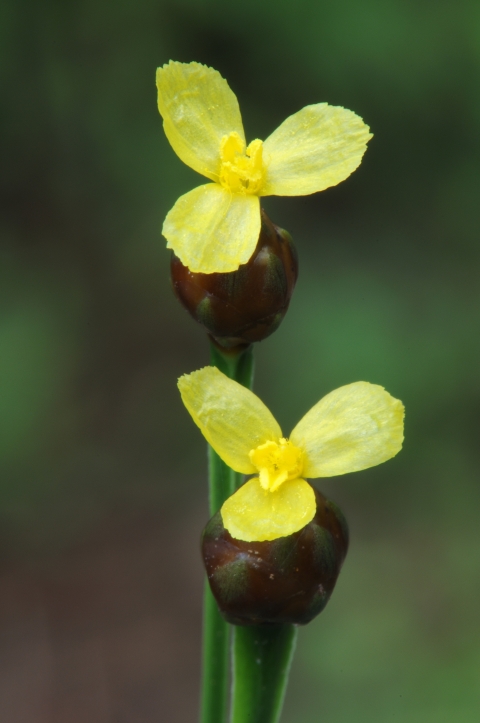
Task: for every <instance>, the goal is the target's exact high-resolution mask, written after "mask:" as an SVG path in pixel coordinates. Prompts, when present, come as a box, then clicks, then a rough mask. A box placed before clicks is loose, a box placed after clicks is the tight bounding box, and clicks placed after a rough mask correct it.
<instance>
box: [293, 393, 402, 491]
mask: <svg viewBox="0 0 480 723" xmlns="http://www.w3.org/2000/svg"><path fill="white" fill-rule="evenodd" d="M403 416H404V408H403V404H402V403H401V402H400V401H399V400H398V399H394V398H393V397H391V396H390V394H388V392H386V391H385V390H384V388H383V387H379V386H377V385H376V384H369V383H368V382H355V384H348V385H347V386H345V387H340V388H339V389H336V390H335V391H334V392H331V393H330V394H327V396H326V397H324V398H323V399H321V400H320V401H319V402H318V403H317V404H316V405H315V406H314V407H312V409H311V410H310V411H309V412H307V414H306V415H305V416H304V417H303V419H301V420H300V422H299V423H298V424H297V426H296V427H295V429H294V430H293V432H292V434H291V435H290V441H291V442H292V444H294V445H295V446H296V447H300V448H303V450H304V453H305V458H304V468H303V474H304V475H305V477H333V476H335V475H338V474H345V473H346V472H356V471H358V470H360V469H367V467H374V466H375V465H376V464H380V463H381V462H385V461H386V460H387V459H390V458H391V457H394V456H395V455H396V454H397V452H399V451H400V449H401V448H402V442H403Z"/></svg>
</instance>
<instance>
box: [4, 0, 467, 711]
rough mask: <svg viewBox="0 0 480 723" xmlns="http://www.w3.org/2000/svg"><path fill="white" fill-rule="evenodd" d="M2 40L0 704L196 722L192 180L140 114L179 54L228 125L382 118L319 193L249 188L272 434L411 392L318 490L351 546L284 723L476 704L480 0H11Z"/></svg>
mask: <svg viewBox="0 0 480 723" xmlns="http://www.w3.org/2000/svg"><path fill="white" fill-rule="evenodd" d="M0 58H1V62H0V72H1V81H2V105H3V110H2V114H1V121H0V122H1V141H2V166H1V169H2V180H1V191H2V193H1V206H2V214H1V227H0V231H1V237H2V240H1V248H0V256H1V265H0V275H1V280H2V283H1V287H0V294H1V300H2V304H1V311H0V398H1V410H0V472H1V474H0V523H1V526H0V543H1V546H0V554H1V564H2V575H1V578H0V613H1V626H2V631H4V632H5V633H6V635H5V638H4V639H5V641H6V644H5V645H4V646H3V649H2V657H1V658H0V661H1V673H2V675H1V676H0V677H1V678H2V684H1V686H2V691H0V692H2V695H1V696H0V699H1V700H2V701H4V703H3V705H4V706H5V701H6V708H5V710H4V711H3V712H2V715H1V720H2V722H4V723H20V722H21V723H24V722H25V723H51V722H53V721H55V722H56V721H58V723H72V722H74V721H75V723H76V722H77V721H78V722H79V723H80V722H81V723H83V722H84V721H88V722H89V723H96V722H97V721H99V722H101V723H103V722H107V721H108V722H110V721H121V722H125V723H133V722H135V723H137V722H141V723H143V722H145V723H150V721H157V720H165V721H168V722H169V723H177V721H178V722H179V723H180V722H182V723H183V722H184V721H187V720H194V719H195V708H196V700H197V687H198V676H199V665H198V660H199V635H200V633H199V626H200V605H201V571H200V565H201V562H200V556H199V551H198V546H197V545H198V543H197V540H198V537H199V534H200V530H201V528H202V527H203V525H204V523H205V521H206V518H207V506H206V482H205V476H206V472H205V451H204V442H203V439H202V438H201V435H200V434H199V433H198V431H197V430H196V429H195V427H194V425H193V424H192V422H191V420H190V419H189V418H188V415H187V413H186V412H185V410H184V409H183V408H182V406H181V403H180V400H179V396H178V393H177V390H176V386H175V382H176V378H177V377H178V376H179V375H180V374H181V373H184V372H188V371H191V370H193V369H196V368H198V367H200V366H202V365H204V364H205V363H207V360H208V351H207V344H206V341H205V338H204V335H203V333H202V331H201V330H200V328H198V327H197V325H196V324H195V323H194V322H193V321H192V320H191V319H190V317H189V316H188V315H187V314H186V312H185V311H184V310H183V309H182V308H181V307H180V305H179V304H178V303H177V301H176V300H175V299H174V297H173V294H172V292H171V288H170V282H169V271H168V269H169V262H170V258H169V253H168V252H167V251H166V250H165V243H164V240H163V239H162V237H161V234H160V229H161V224H162V221H163V218H164V216H165V214H166V212H167V211H168V210H169V208H170V207H171V206H172V205H173V203H174V201H175V200H176V198H177V197H178V196H179V195H181V194H182V193H185V192H187V191H188V190H190V189H191V188H193V187H194V186H195V185H198V184H200V183H202V182H203V181H202V179H201V178H200V177H199V176H197V175H196V174H195V173H194V172H193V171H191V170H190V169H188V168H186V167H185V166H184V165H183V164H182V163H181V162H180V161H179V159H178V158H177V157H176V156H175V154H174V153H173V151H172V150H171V148H170V147H169V145H168V142H167V140H166V138H165V136H164V134H163V131H162V125H161V120H160V117H159V115H158V112H157V109H156V98H155V85H154V76H155V68H156V67H157V66H158V65H161V64H163V63H164V62H167V61H168V60H169V59H170V58H173V59H175V60H181V61H190V60H197V61H200V62H204V63H207V64H209V65H212V66H213V67H215V68H217V69H218V70H220V71H221V72H222V74H223V75H224V76H225V77H226V78H227V79H228V81H229V83H230V85H231V87H232V88H233V90H234V91H235V92H236V93H237V95H238V97H239V100H240V105H241V108H242V112H243V117H244V122H245V128H246V133H247V137H248V139H249V140H251V139H253V138H255V137H259V138H265V137H266V136H267V135H269V133H270V132H272V131H273V130H274V129H275V128H276V127H277V125H278V124H279V123H280V122H282V120H283V119H284V118H285V117H287V116H288V115H289V114H291V113H293V112H295V111H297V110H299V109H300V108H301V107H302V106H304V105H307V104H310V103H315V102H320V101H328V102H329V103H331V104H335V105H343V106H345V107H347V108H351V109H352V110H354V111H355V112H357V113H358V114H359V115H361V116H362V117H363V118H364V119H365V121H366V122H367V123H369V125H370V126H371V128H372V130H373V132H374V134H375V137H374V139H373V140H372V141H371V143H370V147H369V150H368V151H367V154H366V156H365V160H364V162H363V163H362V165H361V167H360V168H359V169H358V171H356V172H355V174H353V175H352V177H351V178H350V179H348V180H347V181H346V182H344V183H342V184H340V185H339V186H338V187H336V188H333V189H329V190H327V191H325V192H324V193H321V194H317V195H315V196H312V197H306V198H291V199H285V200H278V199H266V200H265V208H266V211H267V212H268V214H269V216H270V217H271V218H272V220H273V222H274V223H276V224H278V225H280V226H282V227H284V228H286V229H288V230H289V231H290V233H292V235H293V237H294V240H295V242H296V245H297V249H298V252H299V257H300V277H299V282H298V284H297V288H296V291H295V294H294V296H293V299H292V303H291V306H290V310H289V313H288V314H287V317H286V319H285V320H284V322H283V324H282V326H281V327H280V329H279V330H278V331H277V332H276V333H275V334H274V335H273V336H272V337H271V338H269V339H267V340H266V341H265V342H263V343H262V344H261V345H260V346H259V348H258V352H257V377H256V391H257V392H258V393H259V394H260V396H262V398H263V399H264V400H265V402H266V403H267V404H268V406H269V407H271V409H272V411H273V412H274V413H275V414H276V415H277V417H278V419H279V421H280V422H281V424H282V425H283V426H284V429H285V432H286V433H288V431H289V429H291V428H292V426H293V425H294V424H295V423H296V421H297V420H298V419H299V417H300V416H301V415H302V414H303V413H304V412H305V411H306V410H307V409H309V408H310V406H311V405H312V404H313V403H314V402H315V401H317V399H318V398H320V397H321V396H322V395H323V394H324V393H326V392H328V391H330V390H331V389H333V388H335V387H336V386H340V385H342V384H346V383H349V382H352V381H356V380H360V379H364V380H367V381H371V382H375V383H378V384H382V385H384V386H385V387H386V388H387V389H388V390H389V391H390V392H391V393H392V394H393V395H394V396H397V397H399V398H401V399H402V400H403V401H404V403H405V405H406V409H407V417H406V443H405V448H404V450H403V451H402V453H401V454H400V455H399V456H398V458H396V459H395V460H393V461H391V462H389V463H387V464H385V465H382V466H380V467H378V468H375V469H372V470H368V471H365V472H362V473H359V474H355V475H351V476H348V477H345V478H340V479H334V480H331V481H327V480H326V481H325V483H324V484H322V485H319V486H320V488H321V489H322V490H323V491H324V492H325V493H326V494H327V495H328V497H331V498H332V499H334V500H335V501H337V502H338V503H339V504H340V505H341V507H342V509H343V510H344V512H345V514H346V516H347V518H348V521H349V524H350V528H351V533H352V534H351V537H352V539H351V548H350V552H349V556H348V558H347V560H346V563H345V566H344V569H343V571H342V574H341V576H340V578H339V582H338V585H337V588H336V590H335V593H334V595H333V597H332V600H331V602H330V604H329V606H328V608H327V609H326V611H325V612H324V613H322V615H321V616H320V617H319V618H318V619H317V620H316V621H314V622H313V623H312V624H311V625H310V626H309V628H308V629H306V630H302V631H301V635H300V645H299V651H298V656H297V659H296V661H295V665H294V671H293V676H292V683H291V687H290V691H289V695H288V698H287V707H286V711H285V716H284V720H285V723H290V722H291V723H317V721H320V720H321V721H322V723H353V722H358V723H361V722H362V723H363V721H367V720H368V721H369V723H385V721H389V720H392V721H393V720H394V721H398V722H400V721H402V722H404V723H446V722H447V721H448V723H451V721H455V723H476V721H477V720H478V711H479V710H480V687H479V685H478V675H479V670H480V646H479V642H480V641H479V638H480V626H479V619H478V608H479V602H480V575H479V560H478V549H479V543H480V534H479V531H478V529H479V525H478V514H479V508H480V485H479V478H480V445H479V442H478V439H479V433H480V372H479V370H480V363H479V362H480V335H479V334H478V328H479V324H480V283H479V271H480V263H479V262H480V244H479V196H480V174H479V168H480V94H479V87H480V82H479V81H480V5H479V4H478V2H476V1H475V0H471V1H469V0H459V2H456V3H452V2H447V0H436V2H433V1H432V0H415V1H414V0H366V1H364V2H358V1H357V0H339V1H338V2H335V3H333V2H330V3H326V2H321V1H320V2H314V1H313V0H311V1H309V0H298V1H297V2H294V3H293V2H292V3H291V2H285V0H277V2H273V0H269V1H268V2H267V1H265V2H263V3H258V2H254V1H253V0H242V2H237V1H236V0H233V1H232V2H220V1H219V0H204V1H203V2H202V1H201V0H180V1H179V0H176V1H175V2H173V0H171V1H170V2H165V1H164V0H157V2H152V1H151V0H135V2H133V0H123V1H120V2H116V3H113V2H106V1H105V0H96V2H93V1H92V0H82V1H81V2H78V1H77V2H72V1H71V0H70V1H68V0H67V1H64V2H59V0H46V2H43V3H41V4H39V3H35V2H33V0H23V2H13V1H12V0H4V2H3V3H2V4H1V7H0ZM307 631H308V632H307ZM0 706H2V703H0Z"/></svg>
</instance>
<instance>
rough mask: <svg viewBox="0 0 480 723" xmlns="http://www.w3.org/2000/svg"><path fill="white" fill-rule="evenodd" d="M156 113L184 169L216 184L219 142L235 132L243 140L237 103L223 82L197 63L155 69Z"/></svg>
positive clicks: (169, 65) (214, 71) (212, 70)
mask: <svg viewBox="0 0 480 723" xmlns="http://www.w3.org/2000/svg"><path fill="white" fill-rule="evenodd" d="M157 89H158V110H159V111H160V114H161V116H162V118H163V127H164V129H165V134H166V136H167V138H168V140H169V141H170V144H171V146H172V148H173V150H174V151H175V153H176V154H177V155H178V156H179V158H181V159H182V161H183V162H184V163H186V164H187V166H190V167H191V168H193V169H194V170H195V171H198V173H201V174H202V175H204V176H207V178H211V179H212V180H213V181H218V178H219V167H220V143H221V140H222V138H223V136H225V135H228V134H229V133H231V132H232V131H236V132H237V133H238V134H239V135H240V137H241V138H242V139H243V140H245V135H244V132H243V125H242V117H241V115H240V108H239V107H238V101H237V98H236V96H235V94H234V93H233V91H232V90H230V88H229V87H228V83H227V81H226V80H224V79H223V78H222V76H221V75H220V73H219V72H218V71H216V70H214V69H213V68H208V67H207V66H205V65H201V64H200V63H176V62H174V61H172V60H171V61H170V62H169V63H168V65H164V66H163V68H158V69H157Z"/></svg>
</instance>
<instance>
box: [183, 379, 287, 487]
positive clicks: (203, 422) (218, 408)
mask: <svg viewBox="0 0 480 723" xmlns="http://www.w3.org/2000/svg"><path fill="white" fill-rule="evenodd" d="M178 388H179V389H180V394H181V396H182V400H183V403H184V404H185V406H186V408H187V409H188V411H189V412H190V414H191V416H192V419H193V421H194V422H195V424H196V425H197V426H198V427H200V430H201V432H202V434H203V436H204V437H205V439H206V440H207V442H208V443H209V444H211V446H212V447H213V449H214V450H215V452H217V454H218V455H219V456H220V457H221V458H222V459H223V461H224V462H225V464H228V466H229V467H231V468H232V469H234V470H235V471H236V472H242V473H243V474H251V473H252V472H256V468H255V467H254V466H253V465H252V463H251V462H250V458H249V456H248V453H249V452H250V450H251V449H255V448H256V447H258V446H259V445H260V444H264V443H265V442H268V441H277V440H278V439H279V438H280V437H281V436H282V432H281V429H280V427H279V425H278V423H277V422H276V420H275V418H274V416H273V415H272V413H271V412H270V411H269V410H268V409H267V407H266V406H265V404H264V403H263V402H261V401H260V399H259V398H258V397H257V396H256V395H255V394H254V393H253V392H251V391H250V390H249V389H246V387H243V386H242V385H241V384H239V383H238V382H234V381H233V380H232V379H229V378H228V377H227V376H225V374H222V372H220V371H219V370H218V369H217V368H216V367H204V368H203V369H199V370H198V371H196V372H193V373H192V374H185V375H184V376H183V377H180V379H179V380H178Z"/></svg>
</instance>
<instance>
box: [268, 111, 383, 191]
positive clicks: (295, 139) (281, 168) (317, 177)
mask: <svg viewBox="0 0 480 723" xmlns="http://www.w3.org/2000/svg"><path fill="white" fill-rule="evenodd" d="M370 138H372V134H371V133H370V131H369V128H368V126H367V125H365V123H364V122H363V120H362V119H361V118H359V116H358V115H355V113H353V112H352V111H351V110H346V109H345V108H340V107H336V106H331V105H328V103H318V104H317V105H308V106H307V107H306V108H302V110H301V111H299V112H298V113H295V114H294V115H291V116H290V117H289V118H287V120H286V121H284V122H283V123H282V125H281V126H279V127H278V128H277V130H276V131H274V132H273V133H272V135H271V136H269V137H268V138H267V140H266V141H265V142H264V144H263V153H264V160H265V164H266V166H267V176H266V180H265V184H264V186H263V187H262V190H261V194H260V195H262V196H271V195H274V196H305V195H307V194H309V193H316V192H317V191H323V190H324V189H325V188H328V187H329V186H336V185H337V183H340V181H344V180H345V178H347V177H348V176H349V175H350V174H351V173H352V172H353V171H354V170H355V169H356V168H357V166H359V165H360V161H361V160H362V156H363V154H364V153H365V150H366V147H367V142H368V141H369V139H370Z"/></svg>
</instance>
